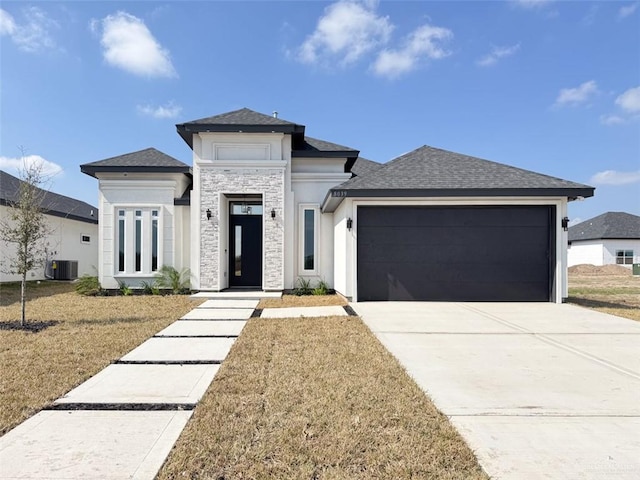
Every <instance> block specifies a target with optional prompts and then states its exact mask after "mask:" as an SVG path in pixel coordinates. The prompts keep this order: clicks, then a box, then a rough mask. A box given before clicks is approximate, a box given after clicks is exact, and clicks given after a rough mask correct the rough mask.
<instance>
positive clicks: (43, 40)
mask: <svg viewBox="0 0 640 480" xmlns="http://www.w3.org/2000/svg"><path fill="white" fill-rule="evenodd" d="M22 13H23V17H24V19H25V21H24V23H17V22H16V21H15V19H14V18H13V16H12V15H11V14H10V13H9V12H7V11H6V10H3V9H0V35H7V36H8V37H9V38H11V41H12V42H13V43H14V44H15V45H16V46H17V47H18V48H19V49H20V50H22V51H25V52H29V53H36V52H40V51H43V50H47V49H53V48H55V47H56V42H55V40H54V38H53V36H52V34H51V31H52V30H54V29H58V28H60V25H58V22H56V21H55V20H53V19H52V18H49V17H48V16H47V14H46V13H45V12H44V10H42V9H40V8H38V7H27V8H24V9H23V10H22Z"/></svg>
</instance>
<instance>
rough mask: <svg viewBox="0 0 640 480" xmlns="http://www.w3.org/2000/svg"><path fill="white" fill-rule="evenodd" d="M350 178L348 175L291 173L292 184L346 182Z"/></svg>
mask: <svg viewBox="0 0 640 480" xmlns="http://www.w3.org/2000/svg"><path fill="white" fill-rule="evenodd" d="M350 178H351V174H350V173H323V172H319V173H312V172H300V173H292V174H291V181H292V182H309V181H311V182H339V183H342V182H346V181H347V180H349V179H350Z"/></svg>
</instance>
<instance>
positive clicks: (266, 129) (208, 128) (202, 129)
mask: <svg viewBox="0 0 640 480" xmlns="http://www.w3.org/2000/svg"><path fill="white" fill-rule="evenodd" d="M176 129H177V130H178V134H179V135H180V136H181V137H182V139H183V140H184V141H185V142H186V143H187V145H189V147H190V148H191V149H192V150H193V135H194V134H196V133H290V134H304V125H296V124H282V125H247V124H206V123H196V124H189V123H179V124H177V125H176Z"/></svg>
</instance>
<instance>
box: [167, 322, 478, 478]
mask: <svg viewBox="0 0 640 480" xmlns="http://www.w3.org/2000/svg"><path fill="white" fill-rule="evenodd" d="M158 478H159V479H182V478H191V479H196V478H197V479H232V478H233V479H236V478H238V479H240V478H243V479H258V478H274V479H298V478H300V479H325V478H327V479H328V478H330V479H375V478H393V479H408V478H431V479H479V478H483V479H484V478H487V477H486V476H485V475H484V474H483V472H482V471H481V469H480V467H479V466H478V463H477V461H476V459H475V457H474V455H473V453H472V452H471V450H470V449H469V448H468V447H467V446H466V444H465V443H464V442H463V440H462V439H461V437H460V436H459V435H458V433H457V432H456V431H455V429H454V428H453V427H452V426H451V425H450V424H449V422H448V420H447V419H446V417H444V416H443V415H442V414H441V413H439V412H438V411H437V410H436V408H435V407H434V406H433V404H432V403H431V402H430V401H429V400H428V398H427V397H426V396H425V394H424V392H422V391H421V390H420V388H419V387H418V386H417V385H416V384H415V383H414V382H413V381H412V380H411V379H410V378H409V377H408V376H407V374H406V373H405V372H404V370H403V369H402V368H401V367H400V366H399V364H398V363H397V361H396V360H395V359H394V358H393V357H392V356H391V355H390V354H389V353H388V352H387V351H386V350H385V348H384V347H383V346H382V345H381V344H380V343H379V342H378V340H377V339H376V338H375V337H374V336H373V335H372V334H371V332H370V331H369V330H368V329H367V328H366V326H365V325H364V324H363V323H362V321H361V320H360V319H358V318H356V317H331V318H297V319H287V320H275V319H253V320H251V321H249V322H248V323H247V325H246V327H245V329H244V331H243V333H242V335H241V336H240V338H239V339H238V340H237V342H236V343H235V345H234V347H233V349H232V350H231V353H230V355H229V356H228V357H227V359H226V360H225V362H224V364H223V365H222V367H221V368H220V370H219V372H218V374H217V376H216V378H215V379H214V381H213V383H212V384H211V387H210V388H209V390H208V392H207V394H206V395H205V396H204V398H203V399H202V401H201V402H200V403H199V404H198V406H197V408H196V410H195V412H194V416H193V418H192V420H191V421H190V422H189V424H188V425H187V428H186V429H185V430H184V432H183V433H182V436H181V437H180V439H179V440H178V442H177V444H176V446H175V447H174V449H173V451H172V453H171V454H170V456H169V458H168V460H167V462H166V463H165V465H164V467H163V469H162V470H161V471H160V474H159V477H158Z"/></svg>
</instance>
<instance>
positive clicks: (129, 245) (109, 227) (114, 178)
mask: <svg viewBox="0 0 640 480" xmlns="http://www.w3.org/2000/svg"><path fill="white" fill-rule="evenodd" d="M187 183H188V179H187V178H186V176H184V175H182V174H161V173H155V174H154V173H147V174H101V175H100V177H99V189H100V195H99V210H100V220H99V222H100V225H101V226H102V227H101V229H100V232H101V236H100V239H99V253H100V259H99V264H100V266H101V267H100V272H99V280H100V284H101V285H102V287H103V288H107V289H114V288H118V287H119V285H118V282H125V283H126V284H127V285H129V286H132V287H139V286H140V285H141V283H142V282H143V281H147V282H148V281H151V280H152V279H153V277H154V275H155V274H154V273H153V272H151V271H150V269H149V268H148V266H145V270H146V271H145V272H134V271H133V258H132V257H133V255H131V254H128V255H127V257H126V271H125V272H118V271H117V267H118V265H117V259H116V256H117V251H116V249H117V238H116V235H117V222H118V211H119V210H121V209H122V210H125V211H126V217H125V232H129V233H126V234H125V242H126V251H127V252H133V251H134V244H133V242H134V236H133V235H132V234H131V232H133V230H134V217H133V211H135V210H136V209H142V210H143V211H144V213H143V215H144V216H143V222H145V224H148V222H149V221H150V217H149V215H150V213H149V212H150V211H151V210H158V212H159V231H160V232H161V235H160V238H159V245H158V267H161V266H162V265H170V266H174V267H176V268H178V269H180V267H182V268H185V267H188V265H182V264H181V263H182V261H183V260H182V259H183V258H184V257H183V256H182V253H177V248H178V245H179V244H180V243H182V242H183V240H184V235H185V232H184V230H182V228H181V227H184V222H181V215H179V214H176V209H181V210H180V211H181V213H182V212H184V207H175V206H174V199H175V198H178V197H180V196H181V195H182V193H183V192H184V190H185V189H186V187H187ZM176 222H177V224H176ZM181 223H182V225H181ZM146 228H147V227H144V231H143V235H144V237H143V238H144V242H143V246H142V248H143V252H146V249H148V248H149V237H148V233H147V230H146ZM177 237H178V238H177ZM187 238H188V234H187ZM145 255H146V254H145ZM176 259H179V260H178V261H176Z"/></svg>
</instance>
